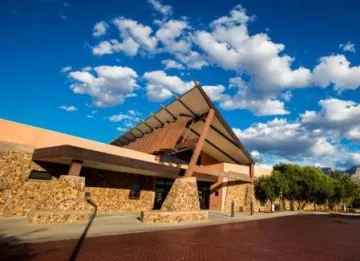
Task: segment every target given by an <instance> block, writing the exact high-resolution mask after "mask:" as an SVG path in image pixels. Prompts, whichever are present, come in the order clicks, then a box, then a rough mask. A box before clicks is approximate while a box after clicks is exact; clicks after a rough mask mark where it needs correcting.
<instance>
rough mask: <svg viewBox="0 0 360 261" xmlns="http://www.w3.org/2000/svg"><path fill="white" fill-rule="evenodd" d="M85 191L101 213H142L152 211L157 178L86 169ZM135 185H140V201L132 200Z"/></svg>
mask: <svg viewBox="0 0 360 261" xmlns="http://www.w3.org/2000/svg"><path fill="white" fill-rule="evenodd" d="M82 173H83V175H84V176H85V178H86V181H85V183H86V187H85V191H86V192H89V193H90V198H91V200H92V201H93V202H94V204H96V205H97V206H98V211H99V212H140V211H143V210H151V209H152V208H153V206H154V199H155V187H154V181H155V178H153V177H148V176H142V175H133V174H127V173H118V172H111V171H102V170H91V169H85V170H84V171H82ZM134 183H138V184H139V185H140V188H141V190H140V197H139V199H130V198H129V194H130V190H131V187H132V186H133V184H134Z"/></svg>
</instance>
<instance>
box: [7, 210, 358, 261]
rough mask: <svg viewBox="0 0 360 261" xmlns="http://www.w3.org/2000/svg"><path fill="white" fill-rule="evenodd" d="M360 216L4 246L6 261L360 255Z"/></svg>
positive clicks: (324, 260)
mask: <svg viewBox="0 0 360 261" xmlns="http://www.w3.org/2000/svg"><path fill="white" fill-rule="evenodd" d="M359 242H360V219H359V218H358V217H353V218H352V217H343V216H331V215H297V216H287V217H279V218H272V219H266V220H257V221H252V222H241V223H230V224H223V225H214V226H206V227H196V228H187V229H177V230H168V231H156V232H149V233H137V234H126V235H117V236H105V237H94V238H87V239H85V240H84V241H83V242H79V241H78V240H65V241H58V242H46V243H37V244H22V245H12V246H1V245H0V252H1V253H2V255H1V257H0V258H1V259H2V260H33V261H42V260H46V261H48V260H51V261H58V260H79V261H90V260H91V261H96V260H104V261H106V260H126V261H128V260H132V261H133V260H134V261H136V260H141V261H143V260H146V261H151V260H154V261H155V260H156V261H163V260H167V261H170V260H197V261H201V260H264V261H265V260H277V261H278V260H286V261H288V260H292V261H297V260H303V261H310V260H311V261H313V260H316V261H332V260H334V261H335V260H337V261H338V260H347V261H355V260H360V248H359Z"/></svg>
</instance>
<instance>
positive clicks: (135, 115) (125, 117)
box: [109, 110, 140, 125]
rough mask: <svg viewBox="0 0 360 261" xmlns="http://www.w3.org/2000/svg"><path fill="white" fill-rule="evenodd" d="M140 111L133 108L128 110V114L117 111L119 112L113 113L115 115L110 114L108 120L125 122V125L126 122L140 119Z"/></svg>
mask: <svg viewBox="0 0 360 261" xmlns="http://www.w3.org/2000/svg"><path fill="white" fill-rule="evenodd" d="M139 116H140V113H139V112H137V111H135V110H129V111H128V114H125V113H119V114H115V115H111V116H110V117H109V121H111V122H125V125H126V124H127V123H131V124H133V123H135V122H138V121H140V118H139Z"/></svg>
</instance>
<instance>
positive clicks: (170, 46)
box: [155, 20, 191, 53]
mask: <svg viewBox="0 0 360 261" xmlns="http://www.w3.org/2000/svg"><path fill="white" fill-rule="evenodd" d="M186 28H188V23H187V22H186V21H184V20H170V21H167V22H166V23H164V24H163V25H162V26H161V27H160V29H159V30H158V31H157V32H156V34H155V36H156V38H157V39H158V40H159V41H160V42H161V43H162V44H163V45H164V49H165V50H166V51H167V52H169V53H188V52H189V51H190V48H191V43H190V42H189V40H188V39H186V38H184V37H181V36H182V35H183V32H184V30H185V29H186Z"/></svg>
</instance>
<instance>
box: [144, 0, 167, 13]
mask: <svg viewBox="0 0 360 261" xmlns="http://www.w3.org/2000/svg"><path fill="white" fill-rule="evenodd" d="M148 2H149V3H150V5H151V6H152V7H153V8H154V9H155V10H156V11H157V12H159V13H161V14H163V15H164V16H170V15H171V14H172V7H171V6H170V5H163V4H161V3H160V1H157V0H148Z"/></svg>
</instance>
